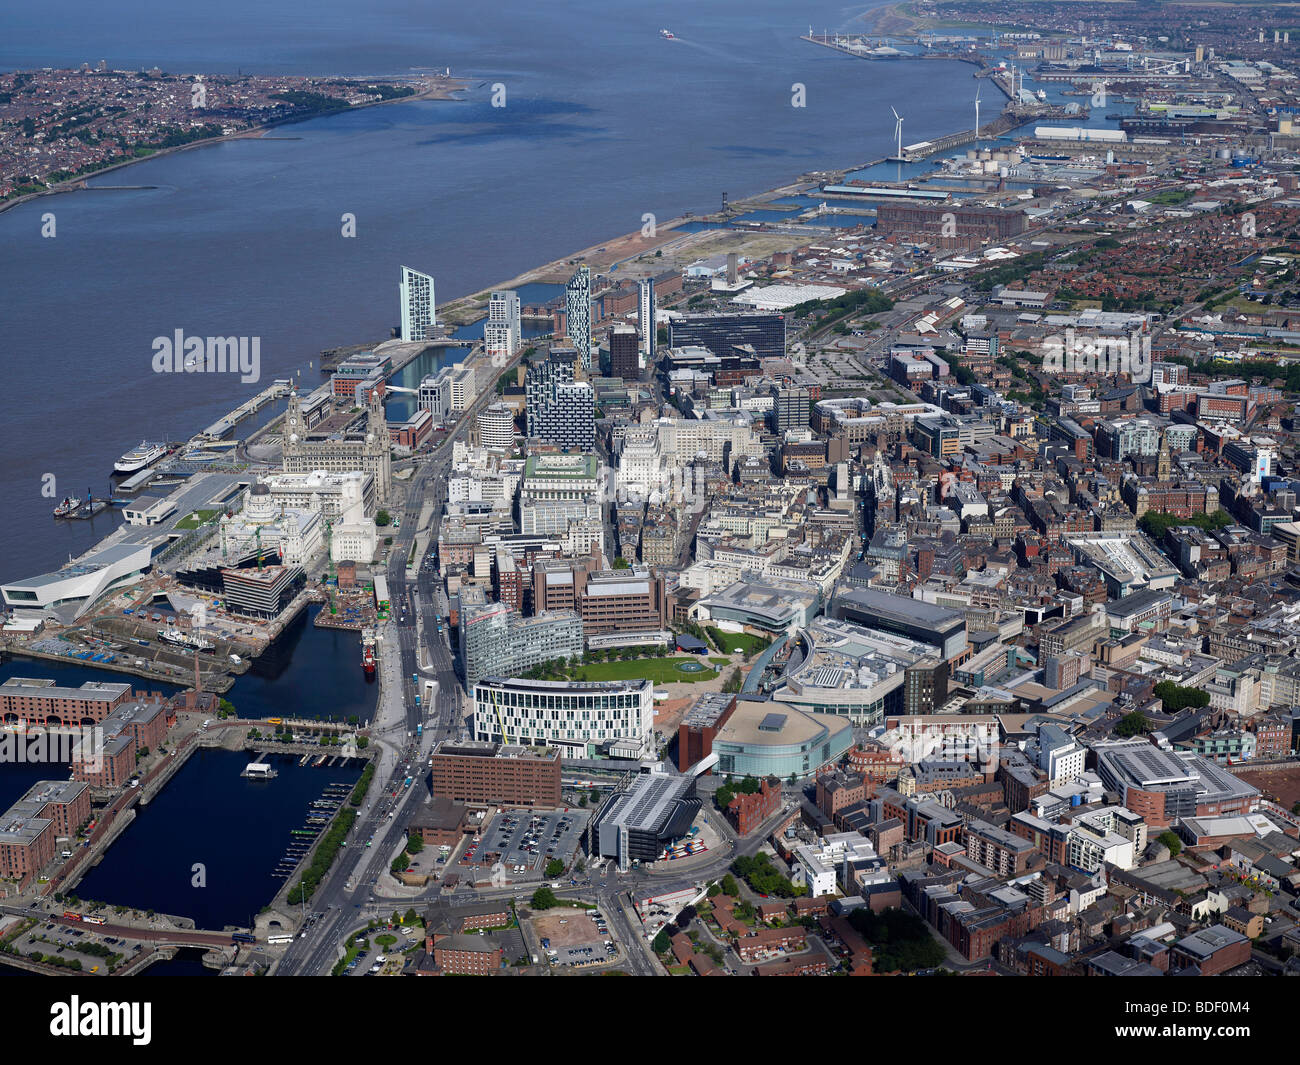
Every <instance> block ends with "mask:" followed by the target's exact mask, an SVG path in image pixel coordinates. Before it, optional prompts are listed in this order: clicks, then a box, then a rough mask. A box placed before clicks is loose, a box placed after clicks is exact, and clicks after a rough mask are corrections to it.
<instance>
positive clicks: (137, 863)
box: [75, 750, 360, 930]
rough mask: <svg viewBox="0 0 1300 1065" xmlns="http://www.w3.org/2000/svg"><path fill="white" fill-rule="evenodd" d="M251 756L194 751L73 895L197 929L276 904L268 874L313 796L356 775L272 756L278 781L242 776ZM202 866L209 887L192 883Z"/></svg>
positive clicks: (237, 921)
mask: <svg viewBox="0 0 1300 1065" xmlns="http://www.w3.org/2000/svg"><path fill="white" fill-rule="evenodd" d="M248 761H249V756H248V755H247V754H245V753H243V752H239V751H218V750H202V751H197V752H195V753H194V754H193V755H192V756H191V757H190V760H189V761H188V762H187V763H186V764H185V767H184V768H183V769H181V771H180V772H179V773H177V774H176V776H175V777H174V778H173V779H172V780H171V782H170V783H169V784H168V785H167V786H166V787H165V788H164V789H163V791H162V793H161V794H160V795H159V796H158V797H157V798H155V799H154V800H153V802H151V803H150V804H149V805H148V806H145V807H137V808H136V809H137V817H136V820H135V821H134V822H133V823H132V824H131V826H130V827H129V828H128V829H127V830H126V831H125V832H123V833H122V835H121V836H120V837H119V838H118V839H117V841H116V842H115V843H114V844H113V845H112V846H111V847H110V848H109V849H108V853H107V854H106V855H105V856H104V860H103V861H102V862H101V863H100V864H99V865H97V866H96V867H95V868H94V869H92V870H91V871H90V873H89V874H87V876H86V877H85V879H83V880H82V881H81V883H80V884H79V885H78V886H77V888H76V889H75V893H76V894H77V896H78V897H79V898H83V899H95V900H97V901H102V902H108V903H110V904H113V905H127V906H131V907H134V908H136V909H140V910H149V909H152V910H156V911H158V912H162V913H172V914H178V915H180V916H182V917H191V918H193V919H194V921H195V923H196V924H197V925H198V927H200V928H211V929H218V930H219V929H221V928H223V927H224V926H226V925H244V926H247V925H249V924H250V923H251V921H252V920H253V917H254V915H255V914H256V913H257V912H258V910H260V909H261V908H262V907H263V906H265V905H266V904H267V903H268V902H270V900H271V899H272V898H273V897H274V895H275V893H276V891H277V890H278V889H279V887H280V886H281V883H282V882H281V881H280V880H278V879H276V878H274V877H273V876H272V875H271V873H272V871H273V870H274V869H275V866H276V863H277V862H278V861H279V859H280V857H281V856H282V855H283V854H284V853H285V848H286V847H287V845H288V844H289V843H290V842H291V841H292V840H293V838H294V837H293V836H292V835H291V833H290V830H291V829H294V828H300V827H303V820H304V818H305V817H306V812H307V810H308V809H309V806H310V803H311V801H312V800H313V799H317V798H320V797H321V794H322V791H323V789H324V788H325V786H326V785H327V784H331V783H340V784H352V783H354V782H355V781H356V779H357V777H358V776H360V769H359V768H341V767H338V766H335V767H334V768H332V769H331V768H325V767H322V768H320V769H315V768H312V767H311V766H306V767H303V768H301V769H300V768H299V767H298V760H297V758H296V757H293V756H273V757H272V758H271V761H272V762H273V764H274V765H275V767H276V769H277V770H278V771H279V776H278V777H276V778H275V779H274V780H267V781H262V780H246V779H244V778H243V777H241V776H240V775H239V772H240V770H241V769H243V768H244V766H245V764H247V762H248ZM196 864H199V865H202V866H203V870H204V874H205V877H206V886H204V887H196V886H194V883H193V881H194V878H195V875H196V874H195V871H194V866H195V865H196Z"/></svg>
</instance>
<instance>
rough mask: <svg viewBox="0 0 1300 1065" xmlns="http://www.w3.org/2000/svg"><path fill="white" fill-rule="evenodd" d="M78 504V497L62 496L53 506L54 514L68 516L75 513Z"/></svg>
mask: <svg viewBox="0 0 1300 1065" xmlns="http://www.w3.org/2000/svg"><path fill="white" fill-rule="evenodd" d="M80 506H81V500H80V499H77V498H75V497H73V496H64V497H63V502H62V503H60V504H59V505H58V506H57V507H55V508H54V516H55V517H56V518H66V517H69V516H70V515H72V514H75V513H76V512H77V509H78V508H79V507H80Z"/></svg>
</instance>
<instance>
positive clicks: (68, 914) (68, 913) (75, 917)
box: [63, 910, 81, 921]
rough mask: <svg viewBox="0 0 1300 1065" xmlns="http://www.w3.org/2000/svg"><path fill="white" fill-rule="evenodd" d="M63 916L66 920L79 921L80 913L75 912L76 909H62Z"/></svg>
mask: <svg viewBox="0 0 1300 1065" xmlns="http://www.w3.org/2000/svg"><path fill="white" fill-rule="evenodd" d="M63 917H64V920H67V921H80V920H81V914H79V913H77V911H76V910H64V911H63Z"/></svg>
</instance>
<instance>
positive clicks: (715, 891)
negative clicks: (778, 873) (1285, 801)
mask: <svg viewBox="0 0 1300 1065" xmlns="http://www.w3.org/2000/svg"><path fill="white" fill-rule="evenodd" d="M1296 805H1298V806H1300V803H1297V804H1296ZM721 894H722V888H720V887H719V886H718V885H717V884H710V885H709V898H711V899H716V898H717V897H718V896H719V895H721Z"/></svg>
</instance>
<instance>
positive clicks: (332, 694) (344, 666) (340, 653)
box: [224, 604, 378, 724]
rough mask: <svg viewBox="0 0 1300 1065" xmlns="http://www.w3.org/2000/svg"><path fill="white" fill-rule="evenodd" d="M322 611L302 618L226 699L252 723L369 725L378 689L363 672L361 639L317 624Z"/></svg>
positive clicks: (314, 608)
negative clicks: (296, 720) (289, 720)
mask: <svg viewBox="0 0 1300 1065" xmlns="http://www.w3.org/2000/svg"><path fill="white" fill-rule="evenodd" d="M323 609H325V608H324V607H322V606H318V605H315V604H313V605H312V606H310V607H308V608H307V610H305V611H304V612H303V613H301V614H299V615H298V618H297V620H296V621H294V622H293V624H291V625H290V626H289V627H288V628H287V629H285V631H284V632H283V633H282V634H281V635H280V638H279V639H278V640H276V641H275V643H273V644H271V646H270V647H269V648H268V649H267V650H266V651H265V653H263V654H262V655H261V656H260V657H258V658H256V659H254V660H253V665H252V668H251V669H249V671H248V672H247V673H245V674H244V675H243V676H242V677H239V678H237V679H236V680H235V683H234V686H233V687H232V688H231V689H230V691H228V692H227V693H226V694H225V696H224V698H226V699H229V700H230V702H231V703H232V704H233V705H234V707H235V709H236V710H238V711H239V713H240V715H241V716H243V717H247V718H267V717H289V716H293V717H310V718H316V719H324V720H333V721H347V720H348V719H349V718H351V717H354V716H355V717H356V718H357V720H358V721H359V722H360V723H362V724H365V723H367V722H368V721H369V720H370V718H371V717H372V716H373V714H374V711H375V699H376V694H377V692H378V686H377V685H376V683H375V682H374V681H373V680H367V679H366V675H365V673H364V671H363V670H362V669H361V638H360V636H359V634H357V633H355V632H348V631H346V630H344V629H318V628H317V627H316V626H315V625H313V624H311V619H312V618H314V617H315V616H316V615H317V614H318V613H319V612H320V611H321V610H323Z"/></svg>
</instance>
